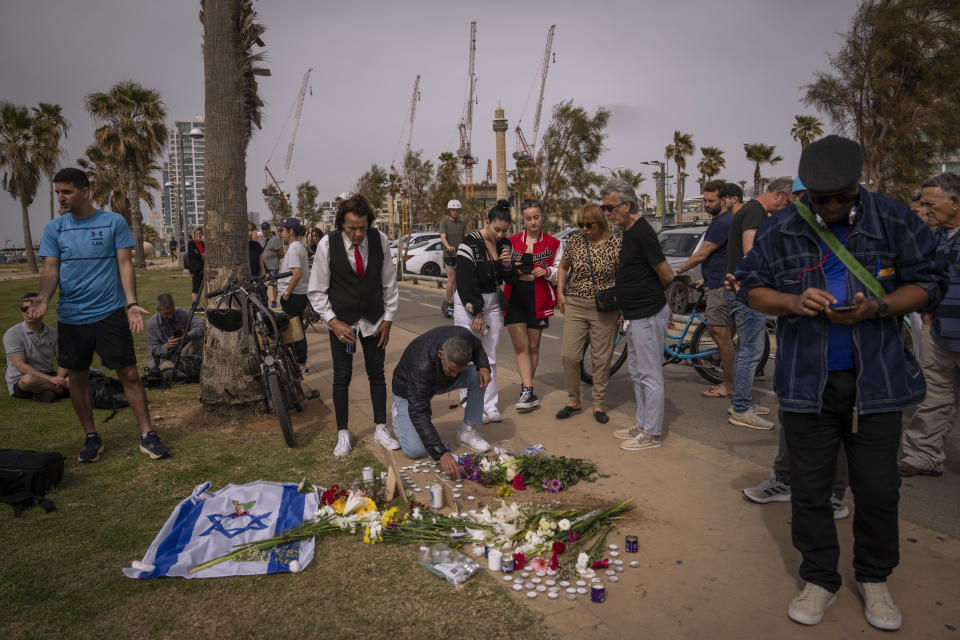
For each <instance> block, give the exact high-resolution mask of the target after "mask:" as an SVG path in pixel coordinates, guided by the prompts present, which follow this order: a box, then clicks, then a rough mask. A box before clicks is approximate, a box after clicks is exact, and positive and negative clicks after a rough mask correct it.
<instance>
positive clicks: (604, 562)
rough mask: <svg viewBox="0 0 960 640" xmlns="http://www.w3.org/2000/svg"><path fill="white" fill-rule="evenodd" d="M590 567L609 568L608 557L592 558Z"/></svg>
mask: <svg viewBox="0 0 960 640" xmlns="http://www.w3.org/2000/svg"><path fill="white" fill-rule="evenodd" d="M590 568H591V569H609V568H610V558H604V559H603V560H594V562H593V564H592V565H591V566H590Z"/></svg>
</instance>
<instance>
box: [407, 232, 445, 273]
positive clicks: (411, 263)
mask: <svg viewBox="0 0 960 640" xmlns="http://www.w3.org/2000/svg"><path fill="white" fill-rule="evenodd" d="M406 259H407V261H406V264H404V265H403V270H404V271H406V272H407V273H419V274H420V275H424V276H439V275H440V274H441V273H443V243H442V242H440V240H439V239H436V240H427V241H426V242H420V243H418V242H412V243H411V244H410V248H409V249H407V256H406Z"/></svg>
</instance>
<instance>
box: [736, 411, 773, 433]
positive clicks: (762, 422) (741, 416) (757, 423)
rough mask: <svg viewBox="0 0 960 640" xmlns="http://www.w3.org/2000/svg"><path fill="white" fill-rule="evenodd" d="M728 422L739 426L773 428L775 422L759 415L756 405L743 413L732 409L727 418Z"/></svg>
mask: <svg viewBox="0 0 960 640" xmlns="http://www.w3.org/2000/svg"><path fill="white" fill-rule="evenodd" d="M727 422H729V423H730V424H732V425H736V426H738V427H746V428H747V429H761V430H770V429H773V423H772V422H770V421H769V420H766V419H765V418H761V417H760V416H759V415H757V412H756V411H754V407H750V408H749V409H747V410H746V411H744V412H743V413H737V412H736V411H730V417H729V418H727Z"/></svg>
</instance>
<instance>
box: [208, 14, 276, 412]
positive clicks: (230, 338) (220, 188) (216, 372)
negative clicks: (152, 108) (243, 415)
mask: <svg viewBox="0 0 960 640" xmlns="http://www.w3.org/2000/svg"><path fill="white" fill-rule="evenodd" d="M240 4H241V3H240V2H239V1H238V0H206V2H205V3H204V16H205V21H206V25H205V27H204V37H203V69H204V76H205V81H204V82H205V94H206V108H205V112H206V119H207V138H206V140H207V148H206V152H207V158H206V170H207V173H206V185H205V187H206V189H205V192H206V200H205V203H204V213H205V227H206V232H207V234H206V235H207V238H209V241H208V243H207V245H206V250H205V252H204V258H205V260H204V268H205V274H206V283H205V289H206V290H207V291H211V290H214V289H220V288H222V287H223V286H224V285H225V284H226V283H227V282H228V281H238V280H240V279H242V278H245V277H248V276H249V275H250V259H249V248H248V238H247V188H246V176H247V143H248V142H249V139H250V134H249V132H250V122H249V121H248V120H247V116H246V113H245V112H244V108H243V105H244V104H245V101H244V96H243V90H242V87H241V80H242V75H241V71H240V69H241V64H242V60H243V56H244V50H243V45H242V43H241V41H240V35H239V32H238V30H239V28H240V15H241V7H240ZM240 334H241V332H240V331H235V332H231V333H226V332H222V331H219V330H217V329H216V328H214V327H212V326H209V325H208V328H207V333H206V342H205V344H204V358H203V371H202V376H201V379H200V400H201V402H203V404H204V406H205V407H206V408H207V409H208V410H211V411H216V412H219V413H233V412H236V411H237V410H241V409H249V408H250V407H252V406H254V405H257V404H259V403H260V402H262V401H263V389H262V388H261V387H260V385H259V384H257V383H256V381H255V380H254V378H253V377H252V376H249V375H247V374H245V373H244V372H243V371H242V368H241V366H240V347H241V338H242V336H241V335H240Z"/></svg>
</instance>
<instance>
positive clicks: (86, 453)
mask: <svg viewBox="0 0 960 640" xmlns="http://www.w3.org/2000/svg"><path fill="white" fill-rule="evenodd" d="M101 453H103V440H101V439H100V434H99V433H88V434H87V437H86V439H85V440H84V441H83V450H82V451H81V452H80V455H79V456H77V460H79V461H80V462H96V461H97V460H99V459H100V454H101Z"/></svg>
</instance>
